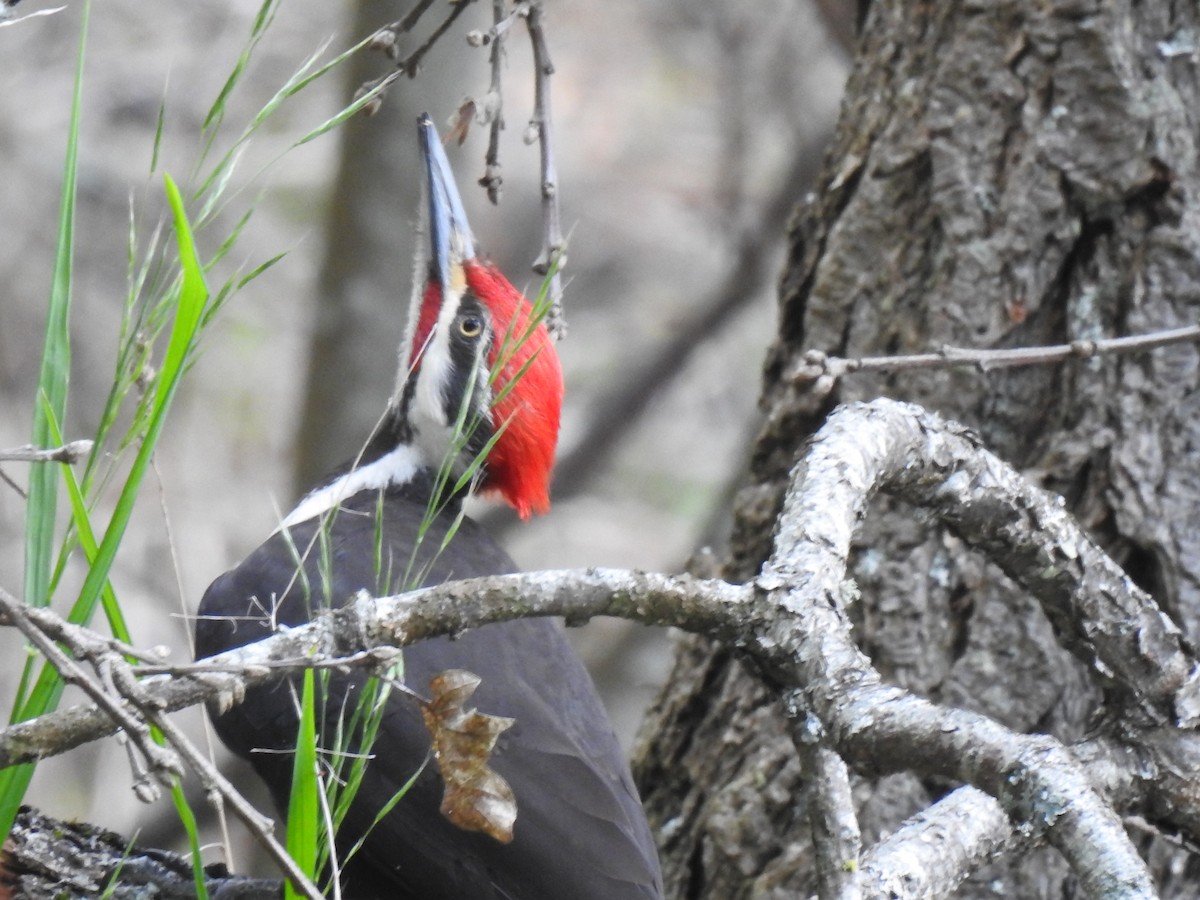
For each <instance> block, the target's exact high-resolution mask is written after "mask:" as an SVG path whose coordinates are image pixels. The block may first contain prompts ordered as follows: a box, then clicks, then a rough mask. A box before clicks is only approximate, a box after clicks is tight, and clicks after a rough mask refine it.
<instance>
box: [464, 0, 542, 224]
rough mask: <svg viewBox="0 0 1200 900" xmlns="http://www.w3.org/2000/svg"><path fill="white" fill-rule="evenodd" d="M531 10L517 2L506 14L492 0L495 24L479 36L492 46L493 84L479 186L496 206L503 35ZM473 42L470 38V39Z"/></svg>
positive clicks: (501, 2)
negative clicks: (485, 151) (485, 33)
mask: <svg viewBox="0 0 1200 900" xmlns="http://www.w3.org/2000/svg"><path fill="white" fill-rule="evenodd" d="M528 10H529V4H527V3H518V4H517V5H516V6H515V7H514V8H513V11H512V12H511V13H508V14H507V15H506V14H505V12H504V0H492V19H493V21H494V23H495V24H494V25H492V28H491V30H490V31H489V32H488V33H487V35H484V36H481V37H480V43H483V44H487V43H491V45H492V51H491V54H490V56H489V63H490V65H491V70H492V80H491V84H489V85H488V93H487V99H486V100H485V101H484V104H483V118H484V121H486V122H487V123H488V126H489V127H488V146H487V154H486V155H485V157H484V166H485V168H484V171H483V177H482V178H480V179H479V185H480V187H483V188H485V189H486V190H487V195H488V199H489V200H490V201H492V203H493V204H498V203H499V202H500V186H501V185H502V184H503V183H504V178H503V177H502V176H501V174H500V132H501V131H503V130H504V93H503V88H502V81H503V72H504V33H505V32H506V31H508V28H509V26H511V25H512V23H513V22H514V21H516V19H517V18H518V17H520V16H524V15H525V14H526V13H527V12H528ZM468 40H470V36H468Z"/></svg>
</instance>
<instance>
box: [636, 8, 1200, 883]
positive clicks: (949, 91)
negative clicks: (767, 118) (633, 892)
mask: <svg viewBox="0 0 1200 900" xmlns="http://www.w3.org/2000/svg"><path fill="white" fill-rule="evenodd" d="M1198 33H1200V12H1198V11H1197V9H1196V8H1195V7H1194V5H1191V4H1182V3H1156V4H1135V3H1130V2H1115V3H1102V2H1099V0H1080V2H1072V3H1059V4H1040V3H1034V2H1015V0H1014V2H986V3H984V2H975V3H963V4H918V5H913V4H910V3H902V2H894V0H875V2H873V3H872V4H871V5H870V7H869V9H868V10H867V15H866V17H865V20H864V25H863V33H862V36H861V38H860V44H859V50H858V56H857V61H856V65H855V70H854V73H853V75H852V77H851V79H850V83H849V85H848V87H847V93H846V99H845V102H844V107H843V112H842V118H841V122H840V123H839V127H838V131H837V135H836V137H835V139H834V142H833V145H832V146H831V148H830V151H829V155H828V158H827V164H826V168H825V172H824V174H823V176H822V179H821V183H820V185H819V188H818V190H817V191H816V192H815V194H814V195H812V196H811V197H810V198H808V199H806V200H804V201H803V202H802V203H801V206H800V209H799V212H798V214H797V216H796V218H795V219H794V222H793V225H792V228H791V233H790V239H791V243H790V248H789V256H788V259H787V262H786V268H785V272H784V275H783V279H782V282H781V296H780V303H781V322H780V330H779V335H778V340H777V342H776V344H775V346H774V347H773V348H772V350H771V352H770V355H769V357H768V360H767V365H766V371H765V392H764V401H763V403H764V408H765V411H766V413H767V416H768V424H767V426H766V427H765V429H764V430H763V432H762V433H761V434H760V436H759V439H758V442H757V446H756V450H755V455H754V459H753V464H752V471H751V476H750V480H749V484H748V485H747V487H746V488H745V489H744V490H743V492H742V494H741V498H740V504H739V510H738V516H737V522H736V525H735V534H734V542H733V547H732V558H731V559H729V560H728V562H727V565H726V573H727V574H728V575H729V576H730V577H732V578H740V579H745V578H749V577H751V576H753V575H754V574H755V573H756V572H757V571H758V568H759V566H760V565H761V563H762V562H763V560H764V559H765V558H766V556H767V554H768V552H769V550H770V541H771V533H772V527H773V522H774V519H775V517H776V515H777V513H778V510H779V503H780V500H781V496H782V489H783V486H784V485H785V483H786V477H787V473H788V471H789V469H790V467H791V465H792V462H793V460H794V459H795V457H796V454H797V452H798V450H799V448H800V446H801V444H802V443H803V441H804V439H805V438H806V437H807V436H808V435H809V434H811V433H812V432H813V431H814V430H815V429H816V428H817V427H818V426H819V425H820V423H821V421H822V420H823V417H824V415H825V414H826V412H827V411H828V410H829V409H830V408H831V406H832V404H833V403H834V402H837V401H841V400H850V399H860V398H869V397H873V396H878V395H881V394H882V395H887V396H894V397H899V398H903V399H911V400H915V401H917V402H919V403H921V404H923V405H925V406H927V407H929V408H932V409H936V410H938V411H941V412H943V413H945V414H946V415H948V416H952V417H954V418H956V419H958V420H960V421H963V422H966V423H968V424H969V425H971V426H972V427H974V428H975V429H977V430H978V431H979V433H980V434H981V435H982V437H983V440H984V442H985V443H986V444H987V445H989V446H990V447H992V448H993V449H994V450H996V451H997V452H998V453H999V454H1000V455H1001V456H1002V457H1004V458H1006V459H1008V460H1010V461H1011V462H1013V463H1015V464H1016V465H1017V466H1019V467H1021V468H1022V469H1024V470H1025V471H1026V472H1027V473H1028V474H1029V475H1030V476H1031V477H1032V478H1034V479H1036V480H1038V481H1039V482H1040V483H1041V484H1043V485H1044V486H1046V487H1049V488H1051V489H1052V490H1055V491H1059V492H1061V493H1062V494H1063V495H1064V496H1065V497H1066V499H1067V502H1068V506H1069V508H1070V509H1071V511H1072V512H1073V513H1074V514H1075V515H1077V516H1078V517H1079V518H1080V519H1081V520H1082V521H1083V522H1084V524H1085V525H1086V526H1087V527H1088V528H1089V529H1090V530H1091V531H1092V533H1093V535H1094V536H1095V537H1096V538H1097V540H1099V541H1100V542H1101V543H1102V544H1103V545H1104V546H1105V548H1106V549H1108V550H1109V552H1110V553H1112V554H1113V555H1114V556H1116V558H1117V559H1118V560H1119V561H1120V562H1121V563H1122V564H1123V565H1124V566H1125V567H1126V569H1127V571H1129V573H1130V574H1131V575H1132V576H1133V577H1134V578H1135V580H1136V581H1137V582H1138V583H1139V584H1141V585H1142V586H1143V587H1146V588H1147V589H1149V590H1150V591H1151V592H1152V593H1153V594H1154V595H1155V597H1156V598H1157V599H1158V600H1159V603H1160V604H1161V605H1162V606H1163V607H1164V608H1166V609H1167V610H1168V611H1169V612H1170V614H1171V615H1172V616H1173V617H1174V618H1175V620H1176V621H1177V622H1178V623H1179V624H1180V625H1181V627H1183V628H1184V629H1185V631H1186V632H1187V633H1189V634H1190V635H1192V637H1193V639H1194V638H1195V636H1196V634H1197V626H1198V625H1200V584H1198V583H1197V576H1198V575H1200V531H1197V530H1196V529H1195V528H1194V526H1192V525H1191V524H1190V522H1191V516H1192V515H1193V514H1194V513H1193V511H1194V510H1195V509H1196V507H1197V501H1198V500H1200V498H1198V497H1197V494H1198V493H1200V477H1198V475H1200V458H1198V457H1197V455H1196V454H1195V452H1194V449H1193V448H1194V447H1196V446H1197V445H1200V434H1198V433H1197V432H1198V430H1200V416H1198V415H1197V410H1196V406H1197V403H1198V402H1200V392H1198V391H1197V381H1198V377H1200V366H1198V365H1197V354H1196V350H1195V348H1193V347H1181V348H1176V349H1167V350H1160V351H1155V352H1154V353H1152V354H1146V355H1143V356H1138V357H1129V358H1120V359H1108V360H1092V361H1088V362H1086V363H1070V364H1066V365H1062V366H1047V367H1041V368H1029V369H1020V370H1007V371H1000V372H987V373H984V372H977V371H972V370H965V369H959V370H940V371H926V372H919V373H903V374H897V375H892V376H888V375H872V376H867V375H860V376H851V377H849V378H847V379H845V380H843V381H842V382H841V383H839V384H837V385H836V386H835V388H834V390H833V392H832V393H821V392H816V391H810V392H805V391H804V390H801V389H800V388H799V387H797V386H795V385H793V384H790V383H789V378H788V375H789V372H790V371H791V370H792V369H793V368H795V366H796V365H797V364H798V362H799V360H800V356H801V354H802V353H803V352H804V351H805V350H809V349H818V350H822V351H825V352H828V353H831V354H836V355H839V356H864V355H879V354H883V353H906V352H916V351H921V350H927V349H930V348H933V347H937V346H938V345H941V344H954V345H960V346H987V347H1005V346H1025V345H1038V344H1045V343H1051V342H1061V341H1066V340H1073V339H1079V338H1095V337H1104V336H1112V335H1119V334H1132V333H1138V332H1144V331H1149V330H1152V329H1155V328H1163V327H1170V326H1175V325H1182V324H1187V323H1190V322H1194V321H1195V319H1196V309H1197V305H1198V304H1197V301H1198V299H1200V206H1198V205H1197V203H1196V200H1195V197H1196V196H1197V187H1198V185H1197V182H1198V180H1200V171H1198V168H1197V160H1196V150H1195V139H1196V134H1197V122H1198V116H1200V113H1198V112H1197V110H1200V96H1198V94H1200V79H1198V75H1197V48H1196V46H1195V40H1196V35H1197V34H1198ZM859 544H860V551H859V554H858V560H857V566H856V570H855V572H854V577H855V579H856V581H857V583H858V586H859V588H860V589H861V591H862V601H861V603H860V604H859V605H858V607H857V612H858V615H859V616H860V618H859V620H858V621H857V622H856V626H857V635H858V639H859V641H860V644H861V646H862V647H863V648H864V649H865V650H866V651H867V652H868V653H869V654H870V655H871V656H872V658H873V660H874V661H875V664H876V666H877V667H878V668H879V669H880V670H881V671H882V672H883V674H884V675H885V676H886V677H887V678H889V679H891V680H893V681H894V682H895V683H897V684H899V685H901V686H903V687H905V688H908V689H910V690H912V691H914V692H916V693H918V694H922V695H924V696H928V697H930V698H931V699H933V700H935V701H939V702H943V703H948V704H953V705H957V706H960V707H963V708H965V709H969V710H974V711H979V712H984V713H986V714H988V715H990V716H992V717H994V718H996V719H998V720H999V721H1000V722H1002V723H1004V724H1006V725H1008V726H1010V727H1014V728H1018V729H1021V730H1031V731H1034V730H1041V731H1046V732H1048V733H1051V734H1053V735H1055V736H1057V737H1059V738H1061V739H1063V740H1066V741H1072V740H1074V739H1077V738H1079V737H1080V736H1082V734H1083V733H1084V731H1085V729H1086V728H1087V726H1088V724H1089V716H1090V715H1091V714H1092V713H1094V712H1095V711H1096V710H1097V709H1098V703H1099V701H1100V699H1101V698H1100V697H1099V696H1098V695H1097V693H1096V692H1095V691H1094V690H1093V689H1092V688H1091V687H1089V685H1088V682H1087V680H1086V677H1085V673H1084V671H1083V669H1082V667H1081V666H1080V665H1079V663H1078V662H1077V661H1076V660H1075V659H1074V658H1073V657H1071V656H1070V655H1069V654H1068V653H1067V652H1066V651H1064V650H1062V649H1061V648H1060V647H1059V646H1058V644H1057V643H1056V642H1055V640H1054V638H1053V635H1052V633H1051V630H1050V626H1049V624H1048V622H1047V621H1046V619H1045V617H1044V616H1043V614H1042V613H1041V611H1040V610H1039V609H1038V608H1037V605H1036V603H1035V602H1034V601H1033V599H1032V598H1031V597H1029V596H1026V595H1024V594H1022V593H1021V592H1018V591H1015V590H1014V589H1013V588H1012V586H1011V584H1010V582H1008V581H1007V579H1006V578H1005V577H1004V576H1003V575H1002V574H1001V573H1000V572H999V571H998V570H996V569H995V568H993V567H990V566H985V565H983V564H982V563H981V562H980V561H979V560H978V558H977V557H975V556H973V555H972V554H971V553H969V552H968V550H967V549H966V547H965V546H964V545H963V544H962V542H961V541H959V540H958V539H956V538H954V537H952V536H950V535H949V534H947V533H945V532H943V531H940V530H937V529H931V528H929V527H926V526H924V525H923V524H921V523H920V522H918V521H915V520H914V516H913V514H912V512H911V511H910V510H909V509H907V508H905V507H904V506H902V505H898V504H896V503H895V502H894V501H879V502H878V503H877V508H876V509H875V510H874V511H873V513H872V515H871V516H870V517H869V519H868V521H867V523H866V525H865V528H864V530H863V532H862V533H861V534H860V536H859ZM643 733H644V734H645V735H646V743H645V745H644V753H643V759H642V764H641V768H640V776H641V782H642V786H643V793H644V797H645V799H646V802H647V805H648V808H649V809H650V812H651V815H652V820H653V821H654V823H655V825H656V826H657V827H658V829H659V830H660V834H661V835H662V850H663V863H664V872H665V876H666V879H667V883H668V886H669V894H670V895H671V896H677V897H686V898H722V900H727V898H741V897H756V898H768V897H784V896H788V897H792V896H797V891H811V890H812V889H813V887H814V882H813V880H812V877H811V867H812V857H811V849H810V848H811V843H810V841H809V836H808V835H809V828H810V826H809V823H808V819H807V817H806V816H805V815H804V814H803V812H804V811H803V809H802V808H798V807H797V805H796V804H795V802H794V798H795V797H796V796H798V795H799V791H798V788H799V786H800V783H801V772H800V768H799V764H798V763H797V761H796V754H795V751H794V749H793V745H792V741H791V736H790V732H789V731H788V729H787V726H786V724H785V722H784V719H783V717H782V715H781V713H780V711H779V704H778V701H777V698H775V697H773V696H771V695H769V694H768V693H767V692H766V691H764V690H763V689H762V688H761V687H760V686H759V685H758V684H757V682H756V681H755V679H753V678H752V677H749V676H748V675H746V674H745V673H744V672H743V671H742V670H741V668H740V666H739V664H738V662H737V661H736V659H735V658H734V657H733V656H732V655H731V654H730V652H729V651H728V650H725V649H722V648H714V647H711V646H709V645H707V644H705V643H704V642H701V641H690V642H687V643H686V644H685V646H684V647H683V649H682V650H681V651H680V655H679V659H678V662H677V666H676V670H675V673H674V675H673V677H672V679H671V682H670V685H669V687H668V689H667V691H666V692H665V693H664V695H663V697H662V699H661V701H660V703H659V706H658V709H657V711H656V714H655V716H653V717H652V719H651V721H650V722H648V723H647V725H646V727H645V729H644V732H643ZM951 786H952V785H950V784H948V783H945V782H942V781H938V780H930V779H926V780H924V781H922V780H919V779H917V778H915V777H913V776H909V775H893V776H888V777H884V778H873V779H860V780H859V781H858V782H857V783H856V785H855V796H856V797H857V799H858V801H859V813H860V824H861V826H862V829H863V838H864V842H866V843H867V844H869V843H870V842H871V841H872V840H874V839H875V838H877V837H878V836H879V835H880V833H882V832H884V831H885V830H889V829H892V828H894V827H895V826H896V825H897V823H899V822H900V821H901V820H902V819H903V818H905V817H906V816H908V815H911V814H912V813H914V812H916V811H917V810H919V809H921V808H922V807H924V806H926V805H928V803H929V802H931V800H933V799H936V798H937V797H938V796H940V795H941V794H942V793H944V792H945V791H946V789H947V788H949V787H951ZM1145 845H1146V850H1147V852H1148V853H1149V859H1150V860H1151V862H1152V863H1153V864H1154V867H1155V872H1156V875H1157V877H1158V879H1159V889H1160V890H1161V891H1162V894H1163V896H1166V897H1173V896H1178V897H1185V896H1187V897H1190V896H1194V895H1195V890H1196V889H1195V885H1196V878H1197V874H1196V873H1195V872H1194V871H1193V869H1194V866H1195V863H1194V862H1193V861H1188V860H1187V859H1186V858H1185V857H1184V856H1183V855H1182V854H1181V853H1180V852H1178V851H1175V850H1173V849H1171V848H1169V847H1167V846H1166V844H1165V843H1162V842H1151V841H1150V840H1149V839H1146V840H1145ZM997 890H1002V892H1003V893H1005V894H1006V895H1008V896H1020V897H1047V898H1057V897H1068V896H1074V892H1075V891H1076V885H1075V883H1074V880H1073V878H1072V876H1071V875H1070V874H1069V873H1068V872H1067V870H1066V867H1065V865H1064V864H1063V862H1062V860H1061V859H1060V858H1059V857H1058V856H1057V854H1055V853H1054V852H1053V851H1049V850H1045V849H1042V850H1037V851H1035V852H1033V853H1031V854H1029V855H1026V856H1024V857H1023V858H1019V859H1016V860H1013V861H1008V862H1000V863H998V864H995V865H993V866H992V867H990V868H988V869H985V870H983V871H981V872H980V873H978V875H977V876H976V877H975V878H974V879H972V881H971V882H969V883H968V884H967V885H965V886H963V887H962V888H961V889H960V892H959V894H958V895H959V896H963V897H984V896H988V897H991V896H995V895H996V891H997ZM800 895H801V896H802V895H803V894H800Z"/></svg>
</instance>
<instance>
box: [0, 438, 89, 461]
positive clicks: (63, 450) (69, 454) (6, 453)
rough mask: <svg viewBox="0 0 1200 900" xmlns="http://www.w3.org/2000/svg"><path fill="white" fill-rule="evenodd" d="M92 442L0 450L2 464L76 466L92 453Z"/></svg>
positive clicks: (72, 442)
mask: <svg viewBox="0 0 1200 900" xmlns="http://www.w3.org/2000/svg"><path fill="white" fill-rule="evenodd" d="M92 445H93V442H92V441H71V443H69V444H64V445H63V446H61V447H52V448H50V449H48V450H47V449H42V448H40V447H35V446H33V445H32V444H24V445H23V446H20V447H11V448H9V449H8V450H0V462H32V463H37V462H61V463H69V464H71V465H74V464H75V463H77V462H79V460H80V458H81V457H84V456H87V455H88V454H89V453H91V452H92Z"/></svg>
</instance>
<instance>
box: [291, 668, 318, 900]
mask: <svg viewBox="0 0 1200 900" xmlns="http://www.w3.org/2000/svg"><path fill="white" fill-rule="evenodd" d="M315 709H316V698H315V696H314V691H313V672H312V669H306V670H305V672H304V688H303V693H302V696H301V698H300V727H299V730H298V732H297V734H296V756H295V759H294V760H293V762H292V792H291V796H290V797H289V798H288V814H287V852H288V854H289V855H290V856H291V857H292V859H294V860H295V861H296V865H298V866H299V867H300V870H301V871H302V872H304V874H305V875H307V876H308V877H309V879H312V880H315V878H316V874H317V873H316V866H317V844H318V842H319V840H320V834H321V831H320V829H321V807H320V802H321V801H320V798H319V797H318V796H317V792H318V791H319V790H320V789H321V788H320V784H319V783H318V780H317V724H316V718H317V717H316V712H315ZM302 896H303V895H302V894H301V893H300V892H299V891H297V890H296V889H295V888H294V887H292V883H291V881H286V882H284V897H285V900H294V898H299V897H302Z"/></svg>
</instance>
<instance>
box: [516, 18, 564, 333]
mask: <svg viewBox="0 0 1200 900" xmlns="http://www.w3.org/2000/svg"><path fill="white" fill-rule="evenodd" d="M542 15H543V3H542V0H532V2H530V4H529V12H528V14H527V15H526V17H525V21H526V25H527V27H528V28H529V40H530V42H531V44H532V45H533V67H534V89H533V90H534V95H533V96H534V105H533V118H532V119H531V120H530V122H529V128H528V130H527V131H526V136H525V140H526V143H532V142H533V141H534V140H536V141H538V145H539V147H540V148H541V166H542V167H541V173H542V251H541V253H539V254H538V257H537V259H536V260H534V263H533V271H535V272H537V273H538V274H539V275H545V274H547V273H548V272H551V271H552V270H553V274H552V275H551V276H550V302H551V306H550V312H549V313H547V314H546V327H547V328H548V329H549V330H550V334H551V336H552V337H554V338H555V339H556V340H559V339H561V338H563V337H564V336H565V335H566V333H567V326H566V322H565V321H564V319H563V310H562V276H561V274H560V273H561V272H562V269H563V266H564V265H565V264H566V261H567V256H566V251H567V242H566V240H565V238H564V237H563V233H562V216H561V214H560V212H559V205H558V166H557V164H556V162H555V158H554V124H553V120H552V118H551V110H550V76H551V75H553V74H554V63H552V62H551V61H550V51H549V50H548V49H547V47H546V31H545V27H544V25H543V22H542Z"/></svg>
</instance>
